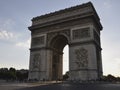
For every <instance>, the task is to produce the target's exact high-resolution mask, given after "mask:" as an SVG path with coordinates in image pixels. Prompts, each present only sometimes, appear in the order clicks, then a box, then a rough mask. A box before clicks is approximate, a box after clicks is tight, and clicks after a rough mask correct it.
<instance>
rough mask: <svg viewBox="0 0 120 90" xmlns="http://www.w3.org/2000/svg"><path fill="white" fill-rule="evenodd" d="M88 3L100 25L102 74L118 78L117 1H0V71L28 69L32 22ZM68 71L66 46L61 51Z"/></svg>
mask: <svg viewBox="0 0 120 90" xmlns="http://www.w3.org/2000/svg"><path fill="white" fill-rule="evenodd" d="M89 1H91V2H92V3H93V5H94V7H95V9H96V11H97V13H98V15H99V17H100V20H101V23H102V25H103V30H102V31H101V46H102V49H103V50H102V63H103V74H104V75H107V74H112V75H115V76H120V28H119V27H120V22H119V21H120V10H119V9H120V5H119V4H120V0H0V68H2V67H7V68H9V67H14V68H16V69H28V68H29V56H30V55H29V54H30V52H29V48H30V38H31V37H30V34H31V33H30V31H29V30H28V27H29V26H31V19H32V18H33V17H36V16H40V15H44V14H46V13H50V12H54V11H58V10H60V9H65V8H68V7H71V6H75V5H80V4H83V3H86V2H89ZM64 53H65V54H64V58H63V59H64V66H65V67H63V68H64V72H65V71H66V70H68V46H67V47H65V48H64Z"/></svg>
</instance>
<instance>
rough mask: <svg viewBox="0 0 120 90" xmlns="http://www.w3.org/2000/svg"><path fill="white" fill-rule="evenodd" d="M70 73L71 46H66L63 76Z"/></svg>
mask: <svg viewBox="0 0 120 90" xmlns="http://www.w3.org/2000/svg"><path fill="white" fill-rule="evenodd" d="M68 71H69V46H68V45H66V46H65V47H64V49H63V75H65V74H66V73H67V72H68Z"/></svg>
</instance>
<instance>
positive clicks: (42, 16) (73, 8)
mask: <svg viewBox="0 0 120 90" xmlns="http://www.w3.org/2000/svg"><path fill="white" fill-rule="evenodd" d="M89 5H90V6H92V8H93V9H94V11H95V13H96V10H95V8H94V7H93V4H92V3H91V2H88V3H83V4H81V5H76V6H73V7H69V8H65V9H62V10H59V11H55V12H51V13H47V14H44V15H41V16H37V17H34V18H33V19H32V20H36V19H41V18H46V17H49V16H54V15H56V14H61V13H65V12H68V11H73V10H76V9H80V8H84V7H86V6H89ZM96 15H97V13H96ZM97 16H98V15H97ZM97 18H98V19H99V17H97Z"/></svg>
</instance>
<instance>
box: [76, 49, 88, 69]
mask: <svg viewBox="0 0 120 90" xmlns="http://www.w3.org/2000/svg"><path fill="white" fill-rule="evenodd" d="M75 55H76V64H77V66H78V68H86V67H87V66H88V51H87V50H86V49H84V48H79V49H76V50H75Z"/></svg>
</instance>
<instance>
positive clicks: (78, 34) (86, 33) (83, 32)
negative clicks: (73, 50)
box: [72, 28, 90, 39]
mask: <svg viewBox="0 0 120 90" xmlns="http://www.w3.org/2000/svg"><path fill="white" fill-rule="evenodd" d="M72 34H73V39H83V38H88V37H90V30H89V28H82V29H76V30H73V31H72Z"/></svg>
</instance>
